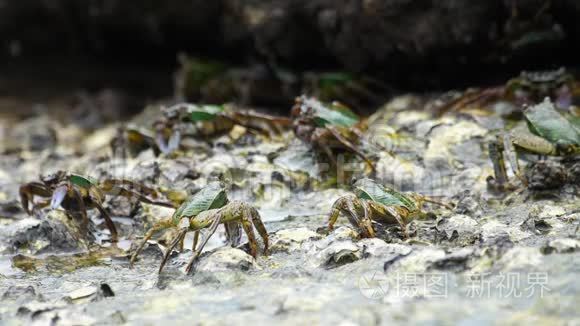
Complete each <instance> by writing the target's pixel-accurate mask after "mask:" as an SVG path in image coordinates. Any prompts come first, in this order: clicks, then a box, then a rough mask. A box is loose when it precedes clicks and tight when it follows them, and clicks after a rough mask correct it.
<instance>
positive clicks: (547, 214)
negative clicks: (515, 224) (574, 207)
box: [530, 205, 566, 219]
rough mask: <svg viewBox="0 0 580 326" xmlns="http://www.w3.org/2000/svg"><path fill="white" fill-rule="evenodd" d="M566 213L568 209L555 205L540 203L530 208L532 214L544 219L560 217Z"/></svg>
mask: <svg viewBox="0 0 580 326" xmlns="http://www.w3.org/2000/svg"><path fill="white" fill-rule="evenodd" d="M564 214H566V210H565V209H564V208H563V207H560V206H553V205H538V206H535V207H534V208H532V209H531V210H530V215H532V216H534V217H537V218H540V219H544V218H553V217H559V216H562V215H564Z"/></svg>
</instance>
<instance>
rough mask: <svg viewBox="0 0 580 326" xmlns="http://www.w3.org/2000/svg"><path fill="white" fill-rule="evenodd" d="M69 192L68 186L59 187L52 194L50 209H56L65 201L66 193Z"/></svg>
mask: <svg viewBox="0 0 580 326" xmlns="http://www.w3.org/2000/svg"><path fill="white" fill-rule="evenodd" d="M67 192H68V187H67V186H66V185H63V186H59V187H57V188H56V189H55V190H54V192H53V193H52V199H51V200H50V208H51V209H56V208H58V207H59V206H60V204H61V203H62V202H63V201H64V198H65V197H66V193H67Z"/></svg>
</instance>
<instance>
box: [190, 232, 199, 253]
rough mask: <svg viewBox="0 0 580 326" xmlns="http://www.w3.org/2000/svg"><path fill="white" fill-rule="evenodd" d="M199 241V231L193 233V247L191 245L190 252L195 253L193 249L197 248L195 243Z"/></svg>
mask: <svg viewBox="0 0 580 326" xmlns="http://www.w3.org/2000/svg"><path fill="white" fill-rule="evenodd" d="M198 240H199V231H195V233H194V234H193V245H191V251H193V252H195V247H197V242H198Z"/></svg>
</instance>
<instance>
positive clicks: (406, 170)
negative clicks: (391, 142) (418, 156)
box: [376, 155, 427, 191]
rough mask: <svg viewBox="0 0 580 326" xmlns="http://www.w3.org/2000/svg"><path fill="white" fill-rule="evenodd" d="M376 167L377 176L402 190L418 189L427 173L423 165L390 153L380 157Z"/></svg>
mask: <svg viewBox="0 0 580 326" xmlns="http://www.w3.org/2000/svg"><path fill="white" fill-rule="evenodd" d="M376 169H377V178H379V179H380V180H382V181H383V182H385V183H388V184H391V185H393V186H394V187H395V188H396V189H401V190H402V191H420V190H418V189H417V187H418V186H420V185H421V181H423V180H424V178H425V177H426V174H427V172H426V171H425V169H424V168H423V167H421V166H419V165H417V164H415V163H413V162H409V161H407V160H403V159H401V158H399V157H393V156H391V155H385V156H383V157H381V159H380V160H379V161H378V162H377V164H376Z"/></svg>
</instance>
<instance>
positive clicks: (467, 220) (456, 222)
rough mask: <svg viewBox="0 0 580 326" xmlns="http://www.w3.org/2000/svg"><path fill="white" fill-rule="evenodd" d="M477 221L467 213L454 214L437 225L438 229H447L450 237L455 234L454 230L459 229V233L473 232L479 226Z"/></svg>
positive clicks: (446, 231)
mask: <svg viewBox="0 0 580 326" xmlns="http://www.w3.org/2000/svg"><path fill="white" fill-rule="evenodd" d="M477 225H478V223H477V221H475V220H474V219H472V218H471V217H469V216H467V215H461V214H457V215H453V216H451V217H449V218H447V219H444V220H443V221H442V222H441V223H440V224H439V225H437V229H438V230H440V231H445V233H446V234H447V237H448V238H450V237H451V236H452V234H453V231H457V232H458V233H460V234H461V233H467V232H469V233H473V232H474V231H475V230H476V228H477Z"/></svg>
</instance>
